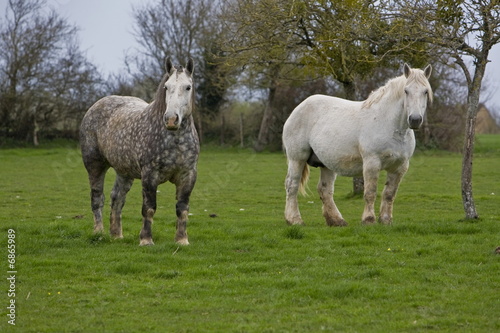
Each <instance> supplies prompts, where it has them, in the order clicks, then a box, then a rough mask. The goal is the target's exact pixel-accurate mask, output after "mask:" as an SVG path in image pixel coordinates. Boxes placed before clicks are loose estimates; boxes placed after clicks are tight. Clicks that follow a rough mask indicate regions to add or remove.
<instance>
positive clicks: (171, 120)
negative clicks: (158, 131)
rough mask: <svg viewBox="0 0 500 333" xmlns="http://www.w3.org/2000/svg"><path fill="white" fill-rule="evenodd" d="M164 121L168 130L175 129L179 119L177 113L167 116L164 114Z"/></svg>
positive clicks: (177, 127) (177, 126)
mask: <svg viewBox="0 0 500 333" xmlns="http://www.w3.org/2000/svg"><path fill="white" fill-rule="evenodd" d="M164 121H165V126H166V127H167V130H169V131H177V130H178V129H179V125H180V121H179V115H177V114H176V115H173V116H170V117H168V116H167V115H165V117H164Z"/></svg>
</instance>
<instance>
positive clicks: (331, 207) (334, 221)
mask: <svg viewBox="0 0 500 333" xmlns="http://www.w3.org/2000/svg"><path fill="white" fill-rule="evenodd" d="M336 176H337V175H336V174H335V173H334V172H333V171H332V170H329V169H327V168H321V176H320V179H319V182H318V193H319V197H320V198H321V201H322V202H323V217H324V218H325V220H326V224H327V225H329V226H337V227H340V226H346V225H347V222H346V221H345V220H344V219H343V218H342V214H340V212H339V210H338V208H337V206H336V205H335V202H334V201H333V191H334V187H333V186H334V183H335V178H336Z"/></svg>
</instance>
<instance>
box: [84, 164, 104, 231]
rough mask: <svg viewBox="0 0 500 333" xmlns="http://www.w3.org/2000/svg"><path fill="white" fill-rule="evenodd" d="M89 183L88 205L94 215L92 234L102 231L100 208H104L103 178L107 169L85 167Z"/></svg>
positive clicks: (101, 166)
mask: <svg viewBox="0 0 500 333" xmlns="http://www.w3.org/2000/svg"><path fill="white" fill-rule="evenodd" d="M87 171H88V174H89V183H90V205H91V207H92V213H93V215H94V233H98V232H102V231H103V230H104V226H103V222H102V207H103V206H104V193H103V189H104V177H105V176H106V171H108V168H107V167H105V166H103V165H95V166H93V167H87Z"/></svg>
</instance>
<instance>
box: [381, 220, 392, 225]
mask: <svg viewBox="0 0 500 333" xmlns="http://www.w3.org/2000/svg"><path fill="white" fill-rule="evenodd" d="M379 223H380V224H383V225H392V220H385V219H379Z"/></svg>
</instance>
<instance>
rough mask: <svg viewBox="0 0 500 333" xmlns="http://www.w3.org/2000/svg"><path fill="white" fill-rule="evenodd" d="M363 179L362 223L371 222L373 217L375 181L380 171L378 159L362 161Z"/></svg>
mask: <svg viewBox="0 0 500 333" xmlns="http://www.w3.org/2000/svg"><path fill="white" fill-rule="evenodd" d="M363 164H364V165H363V179H364V181H365V187H364V195H363V197H364V199H365V208H364V210H363V215H362V217H361V220H362V223H363V224H373V223H375V222H376V219H375V208H374V207H375V199H376V198H377V182H378V176H379V172H380V163H379V162H378V161H363Z"/></svg>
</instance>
